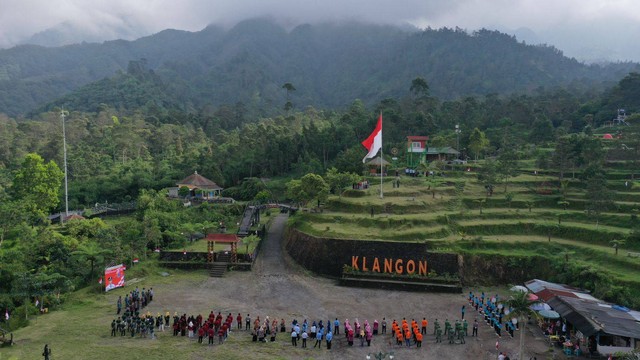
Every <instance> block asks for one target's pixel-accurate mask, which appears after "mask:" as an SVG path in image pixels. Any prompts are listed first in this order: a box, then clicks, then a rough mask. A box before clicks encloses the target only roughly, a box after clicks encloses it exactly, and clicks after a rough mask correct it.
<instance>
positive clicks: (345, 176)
mask: <svg viewBox="0 0 640 360" xmlns="http://www.w3.org/2000/svg"><path fill="white" fill-rule="evenodd" d="M324 180H325V182H326V183H327V184H328V185H329V189H330V190H331V192H332V193H334V194H337V195H339V196H342V190H343V189H344V188H345V187H348V186H349V185H351V184H353V183H355V182H357V181H358V175H356V174H354V173H348V172H339V171H338V169H336V168H334V167H332V168H330V169H329V170H327V173H326V174H325V176H324Z"/></svg>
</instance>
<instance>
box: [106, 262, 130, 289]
mask: <svg viewBox="0 0 640 360" xmlns="http://www.w3.org/2000/svg"><path fill="white" fill-rule="evenodd" d="M125 269H126V268H125V266H124V265H122V264H120V265H116V266H112V267H109V268H106V269H104V278H105V280H106V281H105V287H104V291H105V292H106V291H109V290H113V289H115V288H119V287H123V286H124V271H125Z"/></svg>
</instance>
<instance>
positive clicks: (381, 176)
mask: <svg viewBox="0 0 640 360" xmlns="http://www.w3.org/2000/svg"><path fill="white" fill-rule="evenodd" d="M380 118H382V111H380ZM381 125H382V124H381ZM380 132H381V133H382V126H380ZM383 176H384V168H383V166H382V134H380V199H383V198H384V195H383V194H382V178H383Z"/></svg>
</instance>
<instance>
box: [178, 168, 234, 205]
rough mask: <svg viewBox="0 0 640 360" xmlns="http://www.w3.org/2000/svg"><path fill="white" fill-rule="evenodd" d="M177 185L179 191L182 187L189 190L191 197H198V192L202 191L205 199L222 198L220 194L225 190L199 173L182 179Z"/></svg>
mask: <svg viewBox="0 0 640 360" xmlns="http://www.w3.org/2000/svg"><path fill="white" fill-rule="evenodd" d="M176 185H177V186H178V189H180V188H182V187H187V188H189V191H190V192H191V196H197V193H196V191H197V190H200V191H202V192H203V193H204V194H203V197H205V198H209V197H214V196H220V193H221V192H222V190H223V189H222V188H221V187H220V186H218V184H216V183H215V182H213V181H211V180H209V179H207V178H206V177H204V176H202V175H200V174H198V172H197V171H195V172H194V173H193V174H191V175H189V176H187V177H186V178H184V179H182V180H181V181H178V182H177V183H176ZM205 194H206V195H205Z"/></svg>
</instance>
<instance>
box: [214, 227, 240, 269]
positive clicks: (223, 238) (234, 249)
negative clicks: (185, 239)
mask: <svg viewBox="0 0 640 360" xmlns="http://www.w3.org/2000/svg"><path fill="white" fill-rule="evenodd" d="M206 239H207V252H208V261H209V262H213V253H214V251H215V247H216V243H219V244H229V245H231V259H230V262H232V263H235V262H238V243H239V242H240V240H241V239H240V237H238V235H236V234H207V237H206Z"/></svg>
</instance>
